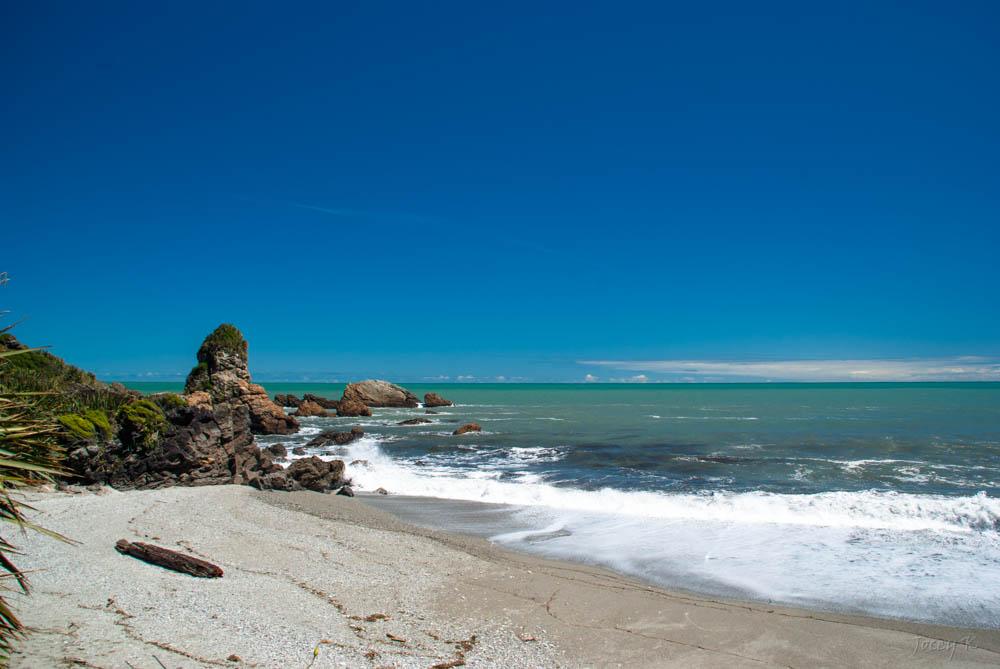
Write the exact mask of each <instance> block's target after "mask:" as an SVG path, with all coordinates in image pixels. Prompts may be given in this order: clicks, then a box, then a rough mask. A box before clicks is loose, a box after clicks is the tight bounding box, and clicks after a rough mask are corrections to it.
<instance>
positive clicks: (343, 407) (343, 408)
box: [337, 399, 372, 416]
mask: <svg viewBox="0 0 1000 669" xmlns="http://www.w3.org/2000/svg"><path fill="white" fill-rule="evenodd" d="M337 415H338V416H371V415H372V410H371V409H369V408H368V405H367V404H365V403H364V402H359V401H358V400H349V399H344V400H340V406H339V407H337Z"/></svg>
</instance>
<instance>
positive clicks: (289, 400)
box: [274, 395, 302, 409]
mask: <svg viewBox="0 0 1000 669" xmlns="http://www.w3.org/2000/svg"><path fill="white" fill-rule="evenodd" d="M274 403H275V404H277V405H278V406H282V407H294V408H296V409H298V408H299V405H300V404H302V400H300V399H299V398H298V397H296V396H295V395H275V396H274Z"/></svg>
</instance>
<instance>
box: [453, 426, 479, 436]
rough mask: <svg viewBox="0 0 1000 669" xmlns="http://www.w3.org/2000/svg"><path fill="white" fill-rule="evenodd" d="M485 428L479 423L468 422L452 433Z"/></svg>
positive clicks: (463, 432) (477, 430)
mask: <svg viewBox="0 0 1000 669" xmlns="http://www.w3.org/2000/svg"><path fill="white" fill-rule="evenodd" d="M482 431H483V428H481V427H479V423H466V424H465V425H463V426H462V427H460V428H458V429H457V430H455V431H454V432H452V434H455V435H458V434H465V433H466V432H482Z"/></svg>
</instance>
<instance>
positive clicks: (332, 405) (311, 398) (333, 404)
mask: <svg viewBox="0 0 1000 669" xmlns="http://www.w3.org/2000/svg"><path fill="white" fill-rule="evenodd" d="M302 400H303V401H305V402H314V403H316V404H318V405H320V406H321V407H323V408H324V409H331V410H333V411H336V410H337V406H338V405H339V404H340V401H339V400H331V399H329V398H326V397H320V396H319V395H313V394H312V393H306V394H305V395H303V396H302Z"/></svg>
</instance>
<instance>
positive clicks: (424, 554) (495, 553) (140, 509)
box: [12, 486, 1000, 669]
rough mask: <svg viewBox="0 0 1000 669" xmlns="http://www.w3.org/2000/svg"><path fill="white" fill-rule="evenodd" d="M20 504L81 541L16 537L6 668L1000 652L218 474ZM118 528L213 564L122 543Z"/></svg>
mask: <svg viewBox="0 0 1000 669" xmlns="http://www.w3.org/2000/svg"><path fill="white" fill-rule="evenodd" d="M33 504H34V505H35V506H36V507H37V508H38V511H39V513H38V521H39V522H40V523H42V524H44V525H45V526H47V527H50V528H51V529H55V530H57V531H60V532H63V533H65V534H67V535H68V536H71V537H73V538H74V539H76V540H77V541H79V542H80V543H79V544H78V545H76V546H66V545H62V544H59V543H58V542H55V541H54V540H52V539H49V538H45V537H42V536H39V535H35V534H31V535H27V536H25V537H18V543H19V545H20V546H21V547H22V548H23V549H24V551H25V555H24V556H22V557H21V558H20V560H19V563H20V564H21V565H22V566H24V567H27V568H29V569H32V570H35V573H33V574H32V583H33V586H34V592H33V594H32V596H31V597H30V598H16V601H15V605H16V606H17V607H18V609H19V611H20V612H21V614H22V617H23V619H24V620H25V622H26V623H27V624H29V625H30V626H32V627H33V628H34V633H33V634H32V635H31V637H30V638H29V640H28V641H27V642H25V643H24V644H23V645H22V648H21V651H20V652H19V653H18V654H17V655H16V656H15V657H14V659H13V662H12V666H14V667H59V666H84V667H88V666H89V667H128V666H130V665H131V666H132V667H135V668H136V669H145V668H158V667H160V664H159V663H158V662H157V660H159V662H162V664H163V665H164V666H166V667H170V668H171V669H173V668H174V667H209V666H228V667H239V666H258V667H307V666H309V663H310V661H312V660H313V653H314V649H315V648H318V649H319V656H318V657H317V658H316V659H315V663H314V664H313V665H312V666H313V667H317V668H319V667H390V666H391V667H432V666H434V665H437V664H448V663H455V662H457V661H464V662H465V663H466V664H465V666H469V667H542V666H567V667H577V666H594V667H604V666H628V667H631V666H684V667H700V666H705V667H716V666H719V667H722V666H726V667H732V666H748V667H750V666H754V667H760V666H786V667H787V666H794V667H811V666H823V665H825V666H907V667H913V666H941V665H942V664H943V663H945V662H947V663H948V666H955V667H960V666H987V665H988V666H997V664H1000V633H998V632H997V631H985V630H958V629H951V628H942V627H935V626H928V625H915V624H907V623H899V622H889V621H878V620H872V619H868V618H860V617H852V616H836V615H831V614H819V613H814V612H808V611H797V610H793V609H780V608H776V607H770V606H764V605H750V604H742V603H731V602H719V601H714V600H711V599H705V598H699V597H694V596H691V595H683V594H679V593H670V592H666V591H663V590H659V589H656V588H651V587H649V586H645V585H642V584H640V583H637V582H635V581H632V580H629V579H626V578H623V577H620V576H617V575H615V574H612V573H610V572H606V571H603V570H600V569H593V568H589V567H583V566H579V565H571V564H567V563H561V562H555V561H546V560H541V559H538V558H534V557H529V556H523V555H515V554H511V553H508V552H505V551H501V550H499V549H496V548H494V547H492V546H490V545H489V544H487V543H486V542H483V541H481V540H477V539H470V538H465V537H457V536H453V535H446V534H442V533H436V532H431V531H427V530H419V529H415V528H412V527H409V526H406V525H404V524H402V523H400V522H398V521H396V520H394V519H393V518H392V517H390V516H388V515H387V514H384V513H382V512H379V511H377V510H374V509H372V508H370V507H367V506H365V505H364V504H363V503H362V502H360V501H359V500H356V499H355V500H351V499H346V498H342V497H333V496H330V495H320V494H317V493H261V492H257V491H255V490H252V489H250V488H247V487H241V486H218V487H206V488H172V489H167V490H158V491H146V492H116V491H113V490H105V491H104V492H103V493H101V494H91V493H84V494H65V493H46V494H41V495H36V496H34V497H33ZM122 538H125V539H128V540H130V541H146V542H150V543H155V544H157V545H161V546H165V547H168V548H174V549H177V550H183V551H189V552H191V553H192V554H194V555H197V556H199V557H203V558H204V559H208V560H210V561H211V562H214V563H216V564H218V565H220V566H221V567H223V569H225V572H226V573H225V576H224V577H223V578H221V579H197V578H193V577H191V576H187V575H184V574H178V573H174V572H170V571H166V570H163V569H160V568H158V567H155V566H151V565H148V564H145V563H143V562H140V561H138V560H135V559H133V558H130V557H126V556H122V555H120V554H119V553H117V552H116V551H115V549H114V543H115V541H116V540H118V539H122ZM374 614H382V615H385V616H387V619H385V620H381V619H375V618H370V619H367V620H366V618H367V617H369V616H373V615H374ZM390 634H391V635H394V636H395V637H397V638H398V639H401V641H396V640H393V639H392V638H391V637H389V636H388V635H390ZM230 655H235V656H238V657H239V658H240V659H239V661H236V660H232V661H231V660H228V659H227V658H228V657H229V656H230ZM949 660H950V661H949ZM454 666H458V665H454Z"/></svg>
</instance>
